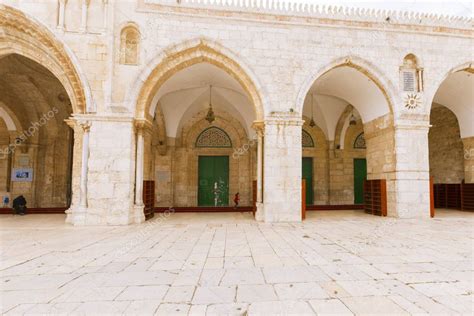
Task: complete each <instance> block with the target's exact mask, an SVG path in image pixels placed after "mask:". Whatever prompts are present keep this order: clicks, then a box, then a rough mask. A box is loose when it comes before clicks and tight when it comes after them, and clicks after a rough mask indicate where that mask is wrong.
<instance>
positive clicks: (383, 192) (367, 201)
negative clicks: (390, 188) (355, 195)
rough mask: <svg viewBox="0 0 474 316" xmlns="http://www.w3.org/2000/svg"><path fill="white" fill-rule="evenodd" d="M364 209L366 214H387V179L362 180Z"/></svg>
mask: <svg viewBox="0 0 474 316" xmlns="http://www.w3.org/2000/svg"><path fill="white" fill-rule="evenodd" d="M364 210H365V212H366V213H367V214H372V215H378V216H387V181H386V180H385V179H380V180H365V181H364Z"/></svg>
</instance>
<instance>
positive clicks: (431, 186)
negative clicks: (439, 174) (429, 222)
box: [430, 177, 435, 217]
mask: <svg viewBox="0 0 474 316" xmlns="http://www.w3.org/2000/svg"><path fill="white" fill-rule="evenodd" d="M434 216H435V199H434V185H433V177H430V217H434Z"/></svg>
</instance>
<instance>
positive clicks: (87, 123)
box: [78, 120, 92, 133]
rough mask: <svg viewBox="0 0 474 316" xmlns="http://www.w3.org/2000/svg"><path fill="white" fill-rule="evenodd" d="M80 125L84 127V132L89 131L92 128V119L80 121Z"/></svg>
mask: <svg viewBox="0 0 474 316" xmlns="http://www.w3.org/2000/svg"><path fill="white" fill-rule="evenodd" d="M78 124H79V126H80V127H81V128H82V130H83V131H84V133H88V132H90V130H91V126H92V123H91V122H90V121H83V120H80V121H78Z"/></svg>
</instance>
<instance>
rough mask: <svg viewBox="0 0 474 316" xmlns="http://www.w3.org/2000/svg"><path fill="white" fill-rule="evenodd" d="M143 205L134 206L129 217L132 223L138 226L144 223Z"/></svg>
mask: <svg viewBox="0 0 474 316" xmlns="http://www.w3.org/2000/svg"><path fill="white" fill-rule="evenodd" d="M144 208H145V205H134V206H133V213H132V216H131V220H132V223H134V224H140V223H143V222H144V221H145V213H144Z"/></svg>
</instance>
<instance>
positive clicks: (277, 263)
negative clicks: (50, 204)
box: [0, 211, 474, 315]
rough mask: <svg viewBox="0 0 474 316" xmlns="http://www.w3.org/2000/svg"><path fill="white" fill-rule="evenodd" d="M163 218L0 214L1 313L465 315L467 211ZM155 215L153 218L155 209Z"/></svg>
mask: <svg viewBox="0 0 474 316" xmlns="http://www.w3.org/2000/svg"><path fill="white" fill-rule="evenodd" d="M437 214H439V216H438V217H437V218H435V219H430V220H428V219H427V220H415V219H403V220H399V219H393V218H380V217H374V216H369V215H366V214H364V213H362V212H355V211H354V212H351V211H337V212H312V213H309V214H308V219H307V220H306V221H305V222H303V223H278V224H265V223H257V222H255V221H254V220H253V219H252V217H251V214H247V213H235V214H233V213H228V214H222V213H216V214H213V216H209V214H206V215H204V216H199V214H172V215H171V216H169V218H167V219H166V220H159V219H158V218H156V219H154V220H152V221H150V222H147V223H145V224H142V225H134V226H127V227H72V226H69V225H66V224H65V223H64V216H61V215H29V216H25V217H16V216H11V215H3V216H0V242H1V262H0V284H1V286H0V291H1V292H0V311H1V312H2V313H3V314H6V315H20V314H21V315H23V314H25V315H28V314H30V315H33V314H78V315H79V314H91V313H93V314H101V315H102V314H110V315H116V314H130V315H153V314H156V315H246V314H248V315H277V314H278V315H315V314H318V315H354V314H355V315H367V314H372V315H387V314H391V315H405V314H438V315H452V314H463V315H471V314H472V313H473V303H472V302H473V293H474V289H473V287H474V286H473V282H472V280H473V248H472V244H473V233H474V225H473V224H474V216H473V215H474V214H472V213H463V212H458V211H439V212H437ZM158 216H159V215H158Z"/></svg>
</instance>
